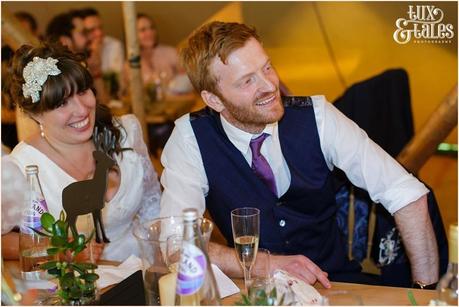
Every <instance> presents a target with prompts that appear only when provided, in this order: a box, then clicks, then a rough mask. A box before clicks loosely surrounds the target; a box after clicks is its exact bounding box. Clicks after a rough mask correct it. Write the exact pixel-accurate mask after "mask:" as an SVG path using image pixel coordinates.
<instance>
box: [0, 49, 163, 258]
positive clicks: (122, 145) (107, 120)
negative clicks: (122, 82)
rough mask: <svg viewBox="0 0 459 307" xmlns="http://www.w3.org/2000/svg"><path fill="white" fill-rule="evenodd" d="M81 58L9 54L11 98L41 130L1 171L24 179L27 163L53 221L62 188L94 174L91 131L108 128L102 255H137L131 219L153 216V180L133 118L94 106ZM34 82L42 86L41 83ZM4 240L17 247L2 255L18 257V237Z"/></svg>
mask: <svg viewBox="0 0 459 307" xmlns="http://www.w3.org/2000/svg"><path fill="white" fill-rule="evenodd" d="M82 60H83V59H82V57H80V56H79V55H76V54H73V53H71V52H70V50H69V49H67V48H65V47H63V46H62V45H59V44H45V45H43V46H40V47H37V48H33V47H31V46H22V47H21V48H20V49H19V50H18V51H16V53H15V56H14V58H13V80H12V83H11V88H10V91H11V95H12V97H13V99H14V101H15V103H17V104H18V105H19V106H20V107H21V108H22V109H23V110H24V111H25V112H26V113H27V114H28V115H29V116H30V117H31V118H32V119H34V120H35V121H36V122H37V124H38V125H39V127H40V131H41V133H38V134H37V135H34V136H32V137H30V138H29V139H27V140H25V141H23V142H20V143H19V144H18V145H17V146H16V147H15V148H14V149H13V151H12V152H11V154H10V155H7V156H6V157H7V158H8V159H6V158H2V167H4V168H8V169H10V170H11V169H14V168H16V171H11V174H15V175H16V176H20V175H21V176H25V167H26V166H27V165H31V164H35V165H38V167H39V176H40V181H41V187H42V189H43V193H44V197H45V199H46V202H47V205H48V209H49V211H50V213H51V214H52V215H54V216H58V214H59V212H60V211H61V210H62V190H63V189H64V188H65V187H66V186H68V185H69V184H71V183H73V182H75V181H82V180H87V179H90V178H93V176H94V171H95V169H96V161H95V160H94V157H93V151H94V150H95V149H96V146H95V144H94V141H93V134H94V129H95V128H96V127H97V128H98V131H103V130H104V129H108V130H109V131H111V133H112V134H113V135H114V136H115V142H114V144H113V146H111V148H108V149H107V154H108V155H110V156H111V157H112V158H113V159H114V160H115V161H116V165H117V166H116V167H114V168H112V169H111V170H110V171H109V174H108V188H107V192H106V195H105V200H106V204H105V207H104V209H103V210H102V215H103V221H104V223H105V231H106V234H107V237H108V238H109V240H110V241H111V242H110V243H107V244H105V245H104V246H103V253H102V255H101V257H102V258H103V259H111V260H118V261H123V260H124V259H126V258H127V257H128V256H129V255H131V254H137V255H138V254H139V250H138V245H137V242H136V240H135V238H134V236H133V234H132V231H131V228H132V226H133V220H134V218H136V217H138V218H139V219H140V220H141V221H143V220H147V219H148V220H150V219H152V218H155V217H157V215H158V213H159V198H160V187H159V182H158V180H157V175H156V173H155V171H154V169H153V167H152V165H151V161H150V158H149V154H148V150H147V147H146V145H145V143H144V141H143V137H142V130H141V127H140V124H139V122H138V120H137V119H136V118H135V117H134V116H133V115H125V116H122V117H121V118H113V117H112V115H111V114H110V111H109V110H108V109H107V107H105V106H104V105H101V104H99V103H98V102H97V100H96V97H95V94H94V89H93V79H92V77H91V75H90V74H89V72H88V70H87V69H86V67H85V65H84V62H83V61H82ZM26 68H27V71H28V72H32V73H33V78H32V80H30V78H27V77H30V75H29V74H28V73H26ZM38 78H40V79H38ZM40 80H45V81H44V83H43V84H40ZM37 85H38V86H37ZM37 87H38V88H37ZM18 179H19V178H18ZM3 186H4V183H3V182H2V187H3ZM2 192H4V193H7V192H5V191H4V190H3V191H2ZM5 206H10V207H15V206H16V207H19V206H20V204H19V203H15V202H14V199H12V200H11V201H10V202H9V203H4V202H2V210H3V209H4V207H5ZM5 210H6V209H5ZM5 219H8V216H2V222H3V223H2V225H18V224H19V223H20V222H21V221H20V220H17V219H16V220H6V221H5ZM8 231H9V232H8ZM5 232H7V233H6V234H5ZM7 243H8V244H10V245H11V246H14V247H16V253H13V252H12V251H11V250H10V254H9V255H5V254H3V256H4V257H6V258H14V257H17V256H18V255H17V248H18V235H17V233H14V232H11V229H3V228H2V244H7Z"/></svg>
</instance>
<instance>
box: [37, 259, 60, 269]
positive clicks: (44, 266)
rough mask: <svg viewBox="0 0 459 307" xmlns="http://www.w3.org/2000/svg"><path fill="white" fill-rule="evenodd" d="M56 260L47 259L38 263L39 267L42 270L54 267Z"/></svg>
mask: <svg viewBox="0 0 459 307" xmlns="http://www.w3.org/2000/svg"><path fill="white" fill-rule="evenodd" d="M56 264H57V261H48V262H46V263H43V264H41V265H40V269H42V270H49V269H53V268H55V267H56Z"/></svg>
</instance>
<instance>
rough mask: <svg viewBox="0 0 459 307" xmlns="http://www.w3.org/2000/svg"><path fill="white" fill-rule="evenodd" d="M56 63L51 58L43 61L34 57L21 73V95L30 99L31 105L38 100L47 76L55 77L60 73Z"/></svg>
mask: <svg viewBox="0 0 459 307" xmlns="http://www.w3.org/2000/svg"><path fill="white" fill-rule="evenodd" d="M57 62H58V61H57V60H56V59H53V58H51V57H48V58H47V59H46V60H45V59H42V58H39V57H37V56H36V57H34V58H33V60H32V61H30V62H29V63H27V65H26V67H25V68H24V70H23V72H22V76H23V77H24V80H25V83H24V84H23V85H22V94H23V95H24V97H25V98H28V97H32V102H33V103H36V102H38V101H39V100H40V92H41V89H42V86H43V84H45V82H46V80H47V79H48V76H57V75H59V74H60V73H61V71H60V69H59V68H57V65H56V63H57Z"/></svg>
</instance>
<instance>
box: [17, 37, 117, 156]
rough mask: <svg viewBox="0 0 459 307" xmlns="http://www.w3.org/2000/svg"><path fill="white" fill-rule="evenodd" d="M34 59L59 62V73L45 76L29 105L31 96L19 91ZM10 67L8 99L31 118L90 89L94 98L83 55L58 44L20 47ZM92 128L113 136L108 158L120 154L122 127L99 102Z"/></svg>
mask: <svg viewBox="0 0 459 307" xmlns="http://www.w3.org/2000/svg"><path fill="white" fill-rule="evenodd" d="M34 57H40V58H43V59H47V58H48V57H51V58H53V59H56V60H58V62H57V64H56V65H57V67H58V68H59V70H60V71H61V73H60V74H59V75H57V76H51V75H49V76H48V78H47V80H46V82H45V83H44V84H43V86H42V90H41V92H40V100H39V101H38V102H35V103H33V102H32V99H31V97H28V98H25V97H24V95H23V92H22V85H23V84H24V83H25V80H24V77H23V75H22V74H23V70H24V68H25V67H26V65H27V64H28V63H29V62H31V61H32V60H33V58H34ZM12 68H13V75H12V78H11V85H10V94H11V97H12V98H13V101H14V103H16V104H17V105H19V107H20V108H21V109H22V110H23V111H24V112H26V113H28V114H30V115H33V114H40V113H43V112H47V111H50V110H54V109H56V108H58V107H59V106H61V105H62V104H63V103H64V101H65V100H66V99H67V98H68V97H70V96H72V95H74V94H76V93H81V92H84V91H86V90H88V89H91V90H92V91H93V92H94V95H96V91H95V88H94V81H93V78H92V77H91V74H90V73H89V71H88V70H87V68H86V64H85V62H84V56H83V55H81V54H75V53H72V52H71V51H70V50H69V49H68V48H67V47H64V46H63V45H62V44H60V43H59V42H56V43H50V42H44V43H42V45H40V46H39V47H36V48H34V47H32V46H28V45H23V46H22V47H21V48H19V49H18V50H17V51H16V52H15V54H14V57H13V60H12ZM95 127H97V129H98V131H104V130H107V129H108V130H109V131H110V132H111V134H112V135H113V136H114V137H115V145H114V146H113V148H110V149H109V150H108V152H107V153H108V154H109V155H110V156H113V154H118V153H120V152H121V151H123V149H122V148H121V145H120V142H121V131H120V129H122V126H121V124H120V123H119V122H118V121H116V119H114V118H113V116H112V114H111V112H110V109H109V108H108V107H107V106H105V105H102V104H100V103H96V122H95Z"/></svg>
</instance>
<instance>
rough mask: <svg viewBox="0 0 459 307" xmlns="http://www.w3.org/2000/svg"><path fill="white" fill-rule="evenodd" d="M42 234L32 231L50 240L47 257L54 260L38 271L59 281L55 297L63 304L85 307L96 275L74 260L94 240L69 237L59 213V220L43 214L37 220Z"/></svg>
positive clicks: (90, 265)
mask: <svg viewBox="0 0 459 307" xmlns="http://www.w3.org/2000/svg"><path fill="white" fill-rule="evenodd" d="M41 225H42V228H43V231H39V230H36V229H33V231H35V232H36V233H38V234H40V235H42V236H46V237H49V238H50V241H51V247H50V248H48V249H47V252H48V255H54V256H57V260H54V261H48V262H46V263H43V264H42V265H41V266H40V268H41V269H43V270H47V271H48V273H49V274H50V275H53V276H55V277H56V278H57V279H58V280H59V290H58V291H57V295H58V296H59V298H60V300H61V303H63V304H87V303H89V302H90V301H92V300H94V299H95V296H96V280H97V279H98V278H99V275H97V274H96V273H94V270H95V269H96V268H97V265H95V264H93V263H78V262H76V261H75V259H76V256H77V255H78V254H79V253H81V252H82V251H83V250H84V249H85V248H86V246H87V244H88V243H89V242H90V241H91V239H92V237H93V236H94V231H92V233H91V234H90V235H89V237H88V238H86V236H85V235H84V234H78V233H73V232H72V237H69V224H68V223H67V222H66V221H65V213H64V211H61V213H60V215H59V219H58V220H55V218H54V217H53V216H52V215H51V214H49V213H47V212H46V213H44V214H43V215H42V216H41Z"/></svg>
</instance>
